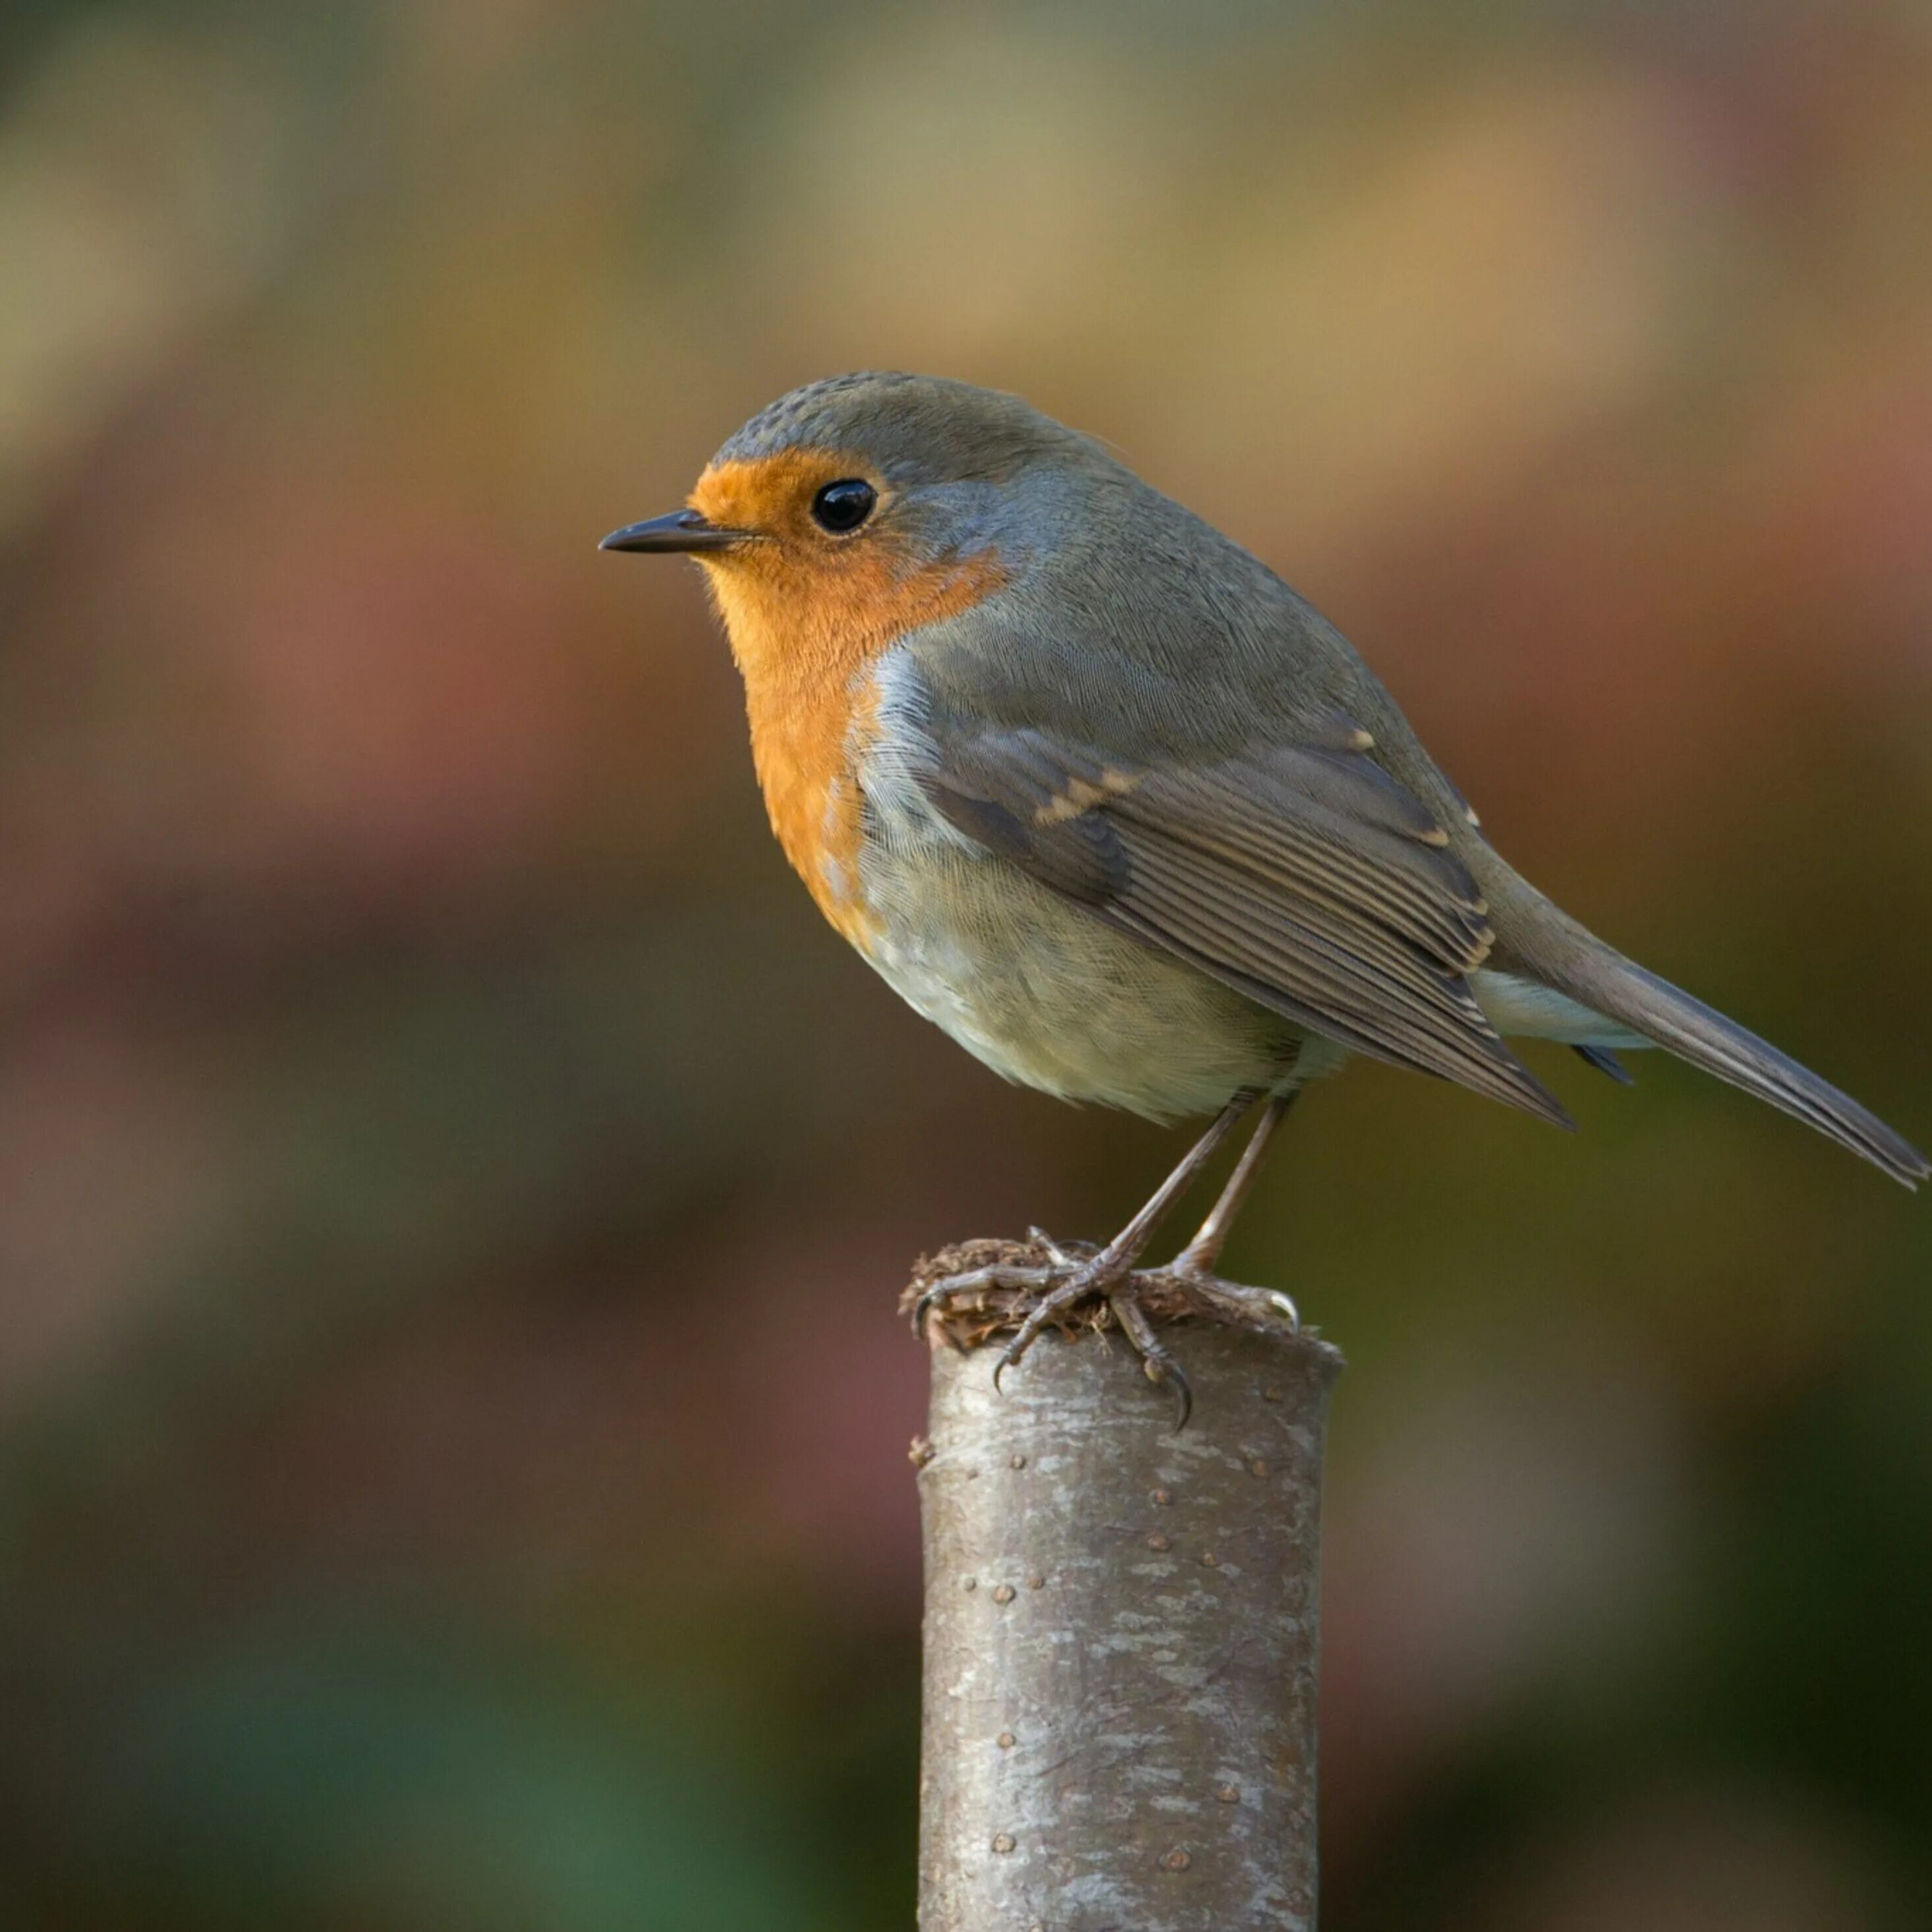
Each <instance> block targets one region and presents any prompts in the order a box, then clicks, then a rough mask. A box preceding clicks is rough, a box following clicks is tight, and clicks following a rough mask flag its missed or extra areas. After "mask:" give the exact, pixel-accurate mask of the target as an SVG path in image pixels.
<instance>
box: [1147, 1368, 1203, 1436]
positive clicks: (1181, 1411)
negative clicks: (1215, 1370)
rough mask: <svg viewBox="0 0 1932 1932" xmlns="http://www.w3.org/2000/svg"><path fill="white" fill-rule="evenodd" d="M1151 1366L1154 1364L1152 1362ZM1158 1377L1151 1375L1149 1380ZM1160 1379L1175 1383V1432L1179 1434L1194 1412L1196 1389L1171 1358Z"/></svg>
mask: <svg viewBox="0 0 1932 1932" xmlns="http://www.w3.org/2000/svg"><path fill="white" fill-rule="evenodd" d="M1153 1366H1154V1364H1152V1363H1151V1362H1150V1363H1149V1364H1148V1367H1149V1368H1151V1367H1153ZM1155 1379H1156V1378H1155V1377H1154V1376H1148V1381H1149V1382H1153V1381H1154V1380H1155ZM1160 1380H1162V1381H1164V1382H1171V1383H1172V1384H1173V1385H1174V1433H1175V1435H1177V1436H1178V1435H1179V1434H1180V1433H1181V1431H1182V1430H1184V1429H1185V1428H1186V1427H1187V1418H1189V1417H1190V1415H1193V1413H1194V1391H1193V1389H1191V1388H1190V1387H1189V1386H1188V1384H1187V1377H1186V1376H1184V1375H1183V1374H1182V1373H1181V1370H1180V1367H1179V1366H1178V1364H1176V1363H1175V1362H1174V1361H1172V1359H1171V1358H1170V1360H1169V1362H1168V1364H1167V1365H1166V1368H1165V1369H1164V1370H1163V1372H1162V1374H1161V1376H1160Z"/></svg>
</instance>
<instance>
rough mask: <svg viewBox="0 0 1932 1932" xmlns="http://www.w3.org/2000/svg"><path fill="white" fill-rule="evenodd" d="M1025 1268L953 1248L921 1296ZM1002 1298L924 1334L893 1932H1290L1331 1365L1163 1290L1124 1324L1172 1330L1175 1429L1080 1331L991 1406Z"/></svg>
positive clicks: (1155, 1398)
mask: <svg viewBox="0 0 1932 1932" xmlns="http://www.w3.org/2000/svg"><path fill="white" fill-rule="evenodd" d="M992 1259H1003V1260H1007V1261H1010V1262H1015V1263H1017V1264H1019V1265H1026V1264H1028V1263H1029V1262H1037V1260H1038V1259H1039V1257H1038V1255H1037V1253H1036V1252H1035V1251H1034V1250H1031V1249H1030V1248H1028V1247H1025V1246H1020V1245H1014V1246H1008V1245H1006V1244H989V1243H974V1244H971V1247H970V1249H966V1250H956V1251H954V1252H953V1253H950V1254H948V1255H944V1256H937V1257H935V1258H934V1259H933V1261H932V1262H929V1263H926V1264H922V1280H929V1279H931V1278H932V1277H933V1276H935V1275H937V1274H944V1273H951V1272H955V1271H958V1270H960V1269H962V1268H968V1267H981V1266H984V1265H986V1262H988V1261H989V1260H992ZM916 1285H917V1284H916ZM1170 1290H1171V1292H1169V1291H1170ZM1010 1305H1011V1304H1010V1300H1008V1301H1006V1302H1004V1304H1003V1303H1002V1300H1001V1297H1000V1296H999V1295H997V1294H989V1295H987V1296H986V1298H983V1301H982V1303H981V1304H980V1308H979V1309H978V1310H976V1311H974V1312H972V1313H968V1314H966V1315H964V1316H962V1314H960V1313H959V1312H958V1311H955V1312H954V1313H953V1314H951V1315H950V1316H948V1317H947V1319H946V1321H945V1322H944V1324H942V1323H941V1322H940V1321H939V1320H938V1319H935V1320H934V1322H932V1325H931V1327H932V1337H931V1339H932V1343H933V1349H934V1352H933V1356H932V1420H931V1423H930V1425H929V1440H922V1442H919V1443H918V1444H916V1445H914V1455H913V1460H914V1461H915V1462H916V1463H918V1464H919V1496H920V1506H921V1514H922V1520H923V1523H924V1526H925V1543H926V1622H925V1646H926V1666H925V1736H924V1750H923V1763H922V1771H921V1776H920V1789H919V1798H920V1804H919V1840H920V1842H919V1925H920V1927H921V1928H922V1932H1029V1928H1043V1932H1109V1928H1118V1932H1290V1928H1292V1932H1313V1927H1314V1925H1315V1901H1316V1756H1315V1752H1316V1731H1315V1695H1316V1653H1317V1631H1318V1618H1319V1578H1320V1569H1319V1561H1320V1548H1319V1533H1320V1496H1321V1481H1322V1436H1323V1430H1324V1426H1325V1419H1326V1414H1327V1409H1328V1394H1329V1390H1330V1388H1331V1386H1332V1385H1333V1383H1334V1378H1335V1376H1336V1373H1337V1370H1339V1369H1340V1367H1341V1359H1342V1358H1341V1357H1340V1355H1339V1354H1338V1353H1337V1352H1336V1351H1335V1350H1334V1349H1333V1348H1331V1347H1330V1346H1328V1344H1327V1343H1323V1342H1322V1341H1319V1340H1316V1338H1315V1337H1313V1336H1311V1335H1309V1334H1305V1333H1304V1334H1296V1333H1295V1332H1294V1331H1292V1329H1290V1328H1289V1327H1288V1326H1287V1325H1286V1324H1285V1323H1280V1324H1275V1325H1271V1326H1270V1327H1268V1328H1260V1327H1256V1328H1247V1327H1235V1326H1232V1325H1229V1324H1227V1323H1226V1322H1225V1321H1221V1320H1211V1319H1198V1318H1199V1316H1200V1314H1201V1312H1202V1310H1201V1304H1199V1302H1198V1301H1193V1302H1190V1298H1189V1297H1188V1295H1187V1292H1186V1290H1185V1288H1184V1285H1182V1284H1181V1283H1178V1282H1174V1281H1172V1278H1168V1279H1167V1280H1166V1282H1165V1283H1164V1284H1163V1292H1162V1295H1161V1298H1160V1304H1159V1305H1150V1312H1151V1313H1154V1314H1155V1316H1156V1317H1157V1319H1167V1320H1173V1319H1175V1318H1177V1317H1178V1318H1180V1319H1178V1322H1176V1325H1175V1326H1174V1327H1173V1328H1171V1329H1169V1331H1168V1332H1167V1334H1166V1338H1165V1339H1166V1340H1167V1342H1168V1343H1169V1346H1170V1347H1171V1348H1172V1350H1173V1352H1174V1353H1175V1357H1176V1358H1177V1359H1178V1361H1180V1362H1181V1364H1182V1366H1183V1367H1184V1369H1185V1370H1186V1372H1187V1376H1188V1378H1189V1379H1190V1382H1192V1384H1193V1389H1194V1412H1193V1419H1192V1421H1190V1423H1189V1424H1188V1426H1187V1428H1186V1430H1184V1431H1183V1432H1181V1433H1180V1434H1178V1435H1176V1434H1175V1433H1172V1428H1171V1424H1170V1419H1169V1405H1168V1403H1167V1401H1166V1397H1164V1396H1163V1394H1162V1393H1161V1391H1159V1390H1157V1389H1154V1388H1150V1387H1149V1385H1148V1382H1146V1380H1145V1378H1144V1377H1143V1376H1142V1373H1141V1370H1140V1367H1139V1362H1138V1361H1137V1359H1136V1358H1135V1356H1134V1355H1133V1354H1132V1353H1131V1352H1130V1351H1129V1349H1127V1347H1126V1346H1125V1344H1124V1340H1123V1339H1122V1338H1121V1337H1119V1336H1118V1335H1109V1334H1106V1333H1105V1332H1104V1331H1103V1332H1100V1333H1094V1332H1091V1331H1089V1332H1085V1333H1082V1334H1079V1335H1077V1336H1076V1337H1066V1336H1063V1335H1061V1334H1057V1333H1049V1334H1047V1335H1045V1336H1043V1337H1042V1338H1041V1340H1040V1343H1039V1344H1038V1345H1037V1346H1036V1347H1035V1348H1034V1350H1033V1352H1032V1353H1031V1355H1028V1357H1027V1358H1026V1359H1025V1361H1023V1362H1022V1364H1019V1367H1016V1369H1014V1370H1012V1371H1010V1373H1008V1374H1007V1376H1006V1377H1005V1378H1004V1382H1005V1393H1004V1394H1003V1395H1002V1394H996V1393H995V1391H994V1388H993V1386H992V1369H993V1364H994V1362H995V1360H996V1359H997V1355H998V1347H999V1346H1000V1345H1001V1343H1003V1342H1004V1339H1005V1337H1006V1335H1007V1334H1010V1332H1011V1330H1012V1328H1013V1325H1014V1323H1013V1320H1012V1319H1010V1316H1009V1314H1008V1312H1007V1311H1008V1310H1009V1309H1010ZM1189 1316H1194V1317H1196V1318H1197V1319H1187V1318H1188V1317H1189ZM942 1328H944V1331H945V1333H944V1334H942V1333H941V1330H942Z"/></svg>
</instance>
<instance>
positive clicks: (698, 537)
mask: <svg viewBox="0 0 1932 1932" xmlns="http://www.w3.org/2000/svg"><path fill="white" fill-rule="evenodd" d="M750 535H751V532H750V531H749V530H731V529H724V527H722V526H721V525H719V524H717V523H712V522H709V520H707V519H706V517H704V516H703V514H701V513H700V511H696V510H673V511H672V512H671V514H670V515H669V516H667V517H650V518H649V519H648V520H646V521H645V522H643V523H626V524H625V526H624V527H623V528H622V529H621V530H613V531H612V532H610V535H608V536H607V537H606V538H604V541H602V542H601V544H598V546H597V547H598V549H599V550H729V549H730V547H731V546H732V544H739V543H742V542H744V541H745V539H746V538H748V537H749V536H750Z"/></svg>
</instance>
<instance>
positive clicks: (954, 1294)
mask: <svg viewBox="0 0 1932 1932" xmlns="http://www.w3.org/2000/svg"><path fill="white" fill-rule="evenodd" d="M938 1268H944V1272H943V1273H929V1272H927V1271H928V1270H929V1269H938ZM905 1305H906V1307H907V1310H908V1312H909V1313H910V1316H911V1317H912V1323H913V1331H914V1333H915V1334H919V1335H922V1336H923V1335H925V1334H926V1333H927V1331H928V1329H929V1325H930V1324H931V1322H933V1321H935V1320H936V1321H937V1322H938V1324H939V1325H940V1329H941V1333H942V1334H944V1336H945V1337H946V1339H947V1340H949V1341H950V1342H951V1343H953V1345H954V1346H956V1347H959V1348H965V1347H968V1346H977V1345H978V1344H979V1343H982V1342H985V1341H986V1340H990V1339H991V1338H992V1337H995V1336H997V1335H998V1334H1000V1333H1001V1331H1011V1335H1012V1339H1011V1340H1010V1341H1008V1342H1007V1344H1006V1346H1005V1347H1004V1349H1002V1351H1001V1355H1000V1358H999V1361H998V1363H997V1364H996V1365H995V1368H994V1370H993V1381H994V1385H995V1387H996V1388H997V1387H998V1386H999V1385H1000V1383H1001V1379H1002V1378H1003V1377H1004V1376H1005V1374H1006V1372H1007V1370H1009V1369H1010V1368H1012V1367H1013V1366H1014V1365H1015V1364H1016V1363H1018V1362H1019V1361H1022V1360H1023V1359H1024V1358H1025V1355H1027V1353H1028V1351H1029V1350H1030V1349H1031V1348H1032V1346H1033V1345H1034V1343H1035V1342H1037V1340H1039V1339H1040V1337H1041V1335H1043V1334H1044V1333H1045V1332H1046V1330H1047V1329H1048V1328H1059V1329H1060V1330H1061V1331H1062V1332H1063V1333H1064V1334H1076V1333H1077V1332H1078V1331H1079V1330H1081V1329H1082V1328H1097V1329H1105V1328H1118V1329H1119V1330H1120V1331H1121V1333H1122V1334H1124V1335H1125V1336H1126V1337H1127V1340H1128V1341H1129V1342H1130V1343H1131V1344H1132V1345H1133V1349H1134V1350H1135V1352H1136V1354H1138V1355H1139V1357H1140V1359H1141V1366H1142V1373H1144V1374H1145V1376H1147V1379H1148V1381H1150V1382H1154V1383H1156V1384H1157V1385H1160V1387H1162V1388H1166V1389H1167V1390H1168V1391H1169V1392H1170V1393H1171V1394H1172V1397H1173V1400H1174V1411H1175V1428H1176V1429H1177V1430H1178V1429H1179V1428H1180V1427H1181V1426H1182V1425H1183V1424H1184V1423H1185V1422H1186V1421H1187V1417H1188V1413H1189V1411H1190V1409H1191V1407H1192V1406H1193V1397H1192V1394H1191V1392H1190V1390H1189V1388H1188V1385H1187V1377H1186V1376H1184V1374H1183V1373H1181V1367H1180V1365H1179V1364H1178V1363H1177V1362H1176V1361H1175V1359H1174V1358H1173V1356H1172V1355H1170V1354H1169V1352H1168V1350H1167V1349H1166V1347H1165V1346H1163V1344H1162V1342H1161V1340H1160V1334H1159V1332H1158V1331H1157V1328H1156V1326H1155V1321H1154V1318H1155V1317H1156V1316H1158V1317H1159V1318H1160V1319H1161V1320H1163V1322H1166V1321H1172V1320H1174V1319H1187V1317H1190V1316H1193V1317H1196V1318H1205V1319H1208V1320H1216V1319H1218V1320H1220V1321H1223V1322H1231V1323H1233V1324H1235V1325H1237V1326H1239V1327H1242V1328H1279V1327H1280V1325H1281V1324H1282V1323H1283V1322H1286V1323H1287V1324H1288V1325H1289V1327H1290V1328H1299V1327H1300V1322H1299V1319H1298V1316H1297V1315H1296V1313H1295V1304H1294V1303H1293V1302H1292V1301H1290V1300H1289V1298H1288V1297H1287V1296H1286V1295H1283V1294H1282V1293H1280V1292H1279V1291H1278V1290H1276V1289H1262V1288H1250V1287H1247V1286H1244V1285H1243V1284H1242V1283H1239V1282H1232V1281H1223V1280H1221V1279H1220V1277H1219V1276H1217V1275H1216V1274H1214V1272H1213V1271H1212V1270H1211V1268H1208V1266H1207V1265H1205V1262H1203V1261H1202V1260H1201V1259H1199V1257H1196V1256H1190V1255H1188V1254H1183V1255H1182V1256H1181V1257H1180V1258H1179V1259H1177V1260H1176V1261H1175V1262H1173V1263H1172V1264H1171V1265H1169V1266H1168V1267H1166V1268H1134V1267H1133V1266H1132V1265H1131V1264H1130V1262H1128V1260H1127V1259H1126V1257H1125V1256H1124V1255H1123V1254H1122V1253H1121V1252H1120V1251H1119V1250H1118V1249H1113V1248H1097V1247H1094V1246H1093V1245H1092V1244H1091V1243H1088V1242H1085V1241H1077V1242H1065V1243H1063V1242H1059V1241H1055V1240H1053V1239H1052V1237H1051V1236H1049V1235H1046V1234H1043V1233H1042V1232H1041V1231H1040V1229H1037V1228H1034V1229H1030V1230H1029V1231H1028V1239H1027V1241H1025V1243H1023V1244H1014V1243H1005V1242H995V1241H984V1242H980V1241H975V1242H968V1243H966V1244H964V1245H963V1246H962V1247H959V1248H955V1249H951V1250H948V1251H947V1253H944V1254H943V1255H940V1256H935V1258H934V1260H933V1261H932V1262H931V1263H922V1264H921V1274H920V1278H919V1280H918V1281H916V1283H915V1284H914V1288H913V1290H910V1291H908V1295H907V1303H906V1304H905Z"/></svg>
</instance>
